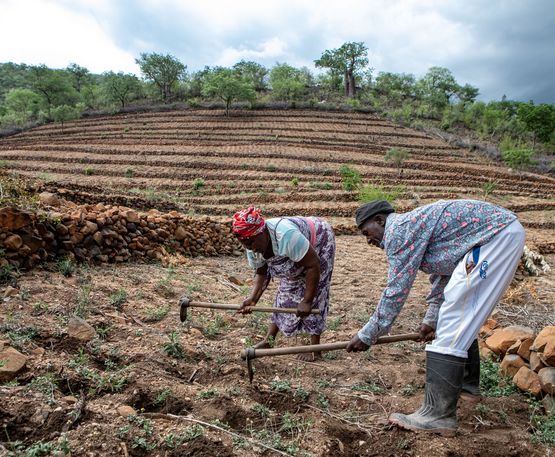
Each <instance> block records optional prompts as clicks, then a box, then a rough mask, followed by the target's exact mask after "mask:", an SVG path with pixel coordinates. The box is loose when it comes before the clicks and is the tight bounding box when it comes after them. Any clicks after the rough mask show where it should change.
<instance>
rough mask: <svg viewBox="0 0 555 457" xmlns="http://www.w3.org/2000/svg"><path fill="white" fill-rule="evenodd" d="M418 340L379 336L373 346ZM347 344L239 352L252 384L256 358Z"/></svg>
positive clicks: (333, 348) (410, 335)
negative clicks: (245, 364)
mask: <svg viewBox="0 0 555 457" xmlns="http://www.w3.org/2000/svg"><path fill="white" fill-rule="evenodd" d="M419 338H420V335H419V334H418V333H403V334H399V335H388V336H380V337H379V338H378V340H377V341H376V342H375V343H374V344H384V343H395V342H397V341H416V340H418V339H419ZM348 344H349V342H348V341H339V342H337V343H325V344H313V345H308V346H295V347H285V348H273V349H255V348H253V347H249V348H247V349H244V350H243V352H241V358H242V359H243V360H246V362H247V370H248V372H249V381H250V382H251V383H252V380H253V377H254V371H253V369H252V362H251V361H252V360H253V359H256V358H257V357H270V356H276V355H290V354H302V353H305V352H314V351H336V350H338V349H345V348H346V347H347V345H348Z"/></svg>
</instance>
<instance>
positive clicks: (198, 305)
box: [187, 301, 320, 314]
mask: <svg viewBox="0 0 555 457" xmlns="http://www.w3.org/2000/svg"><path fill="white" fill-rule="evenodd" d="M187 306H189V307H193V308H209V309H227V310H238V309H240V308H241V305H236V304H232V303H210V302H202V301H192V302H189V304H188V305H187ZM248 308H249V309H250V310H252V311H260V312H262V313H287V314H295V313H296V312H297V309H296V308H277V307H274V306H249V307H248ZM310 314H320V310H319V309H312V310H310Z"/></svg>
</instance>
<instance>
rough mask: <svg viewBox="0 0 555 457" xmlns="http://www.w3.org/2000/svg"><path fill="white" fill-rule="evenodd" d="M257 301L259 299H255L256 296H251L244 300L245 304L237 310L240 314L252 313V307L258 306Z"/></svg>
mask: <svg viewBox="0 0 555 457" xmlns="http://www.w3.org/2000/svg"><path fill="white" fill-rule="evenodd" d="M257 301H258V300H255V299H254V297H252V296H250V297H249V298H247V299H245V300H243V304H242V305H241V307H240V308H239V309H238V310H237V312H238V313H240V314H250V313H252V307H253V306H256V302H257Z"/></svg>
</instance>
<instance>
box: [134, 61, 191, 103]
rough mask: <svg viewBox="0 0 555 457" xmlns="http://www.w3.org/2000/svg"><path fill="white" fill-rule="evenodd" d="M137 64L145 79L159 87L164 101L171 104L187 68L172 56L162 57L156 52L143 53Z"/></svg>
mask: <svg viewBox="0 0 555 457" xmlns="http://www.w3.org/2000/svg"><path fill="white" fill-rule="evenodd" d="M135 62H137V64H138V65H139V67H140V68H141V72H142V74H143V75H144V77H145V79H146V80H147V81H151V82H153V83H154V84H155V85H156V87H158V90H159V91H160V95H161V97H162V100H163V101H164V102H165V103H167V102H169V101H170V100H171V98H172V93H173V90H174V88H175V86H176V85H177V82H178V81H179V80H180V79H182V78H183V77H184V76H185V70H186V69H187V66H186V65H184V64H182V63H181V62H180V61H179V60H177V59H176V58H175V57H174V56H172V55H170V54H166V55H162V54H157V53H155V52H153V53H150V54H148V53H142V54H141V57H140V59H135Z"/></svg>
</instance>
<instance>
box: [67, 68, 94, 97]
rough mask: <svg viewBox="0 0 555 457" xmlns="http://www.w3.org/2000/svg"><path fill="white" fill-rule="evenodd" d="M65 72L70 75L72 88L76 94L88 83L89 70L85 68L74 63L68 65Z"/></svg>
mask: <svg viewBox="0 0 555 457" xmlns="http://www.w3.org/2000/svg"><path fill="white" fill-rule="evenodd" d="M66 70H67V71H68V72H69V73H70V75H71V79H72V83H73V87H74V88H75V90H76V91H77V92H79V93H80V92H81V89H82V88H83V86H84V85H86V83H87V82H88V81H89V77H90V75H89V70H87V69H86V68H85V67H81V66H79V65H77V64H76V63H70V64H69V65H68V66H67V68H66Z"/></svg>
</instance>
